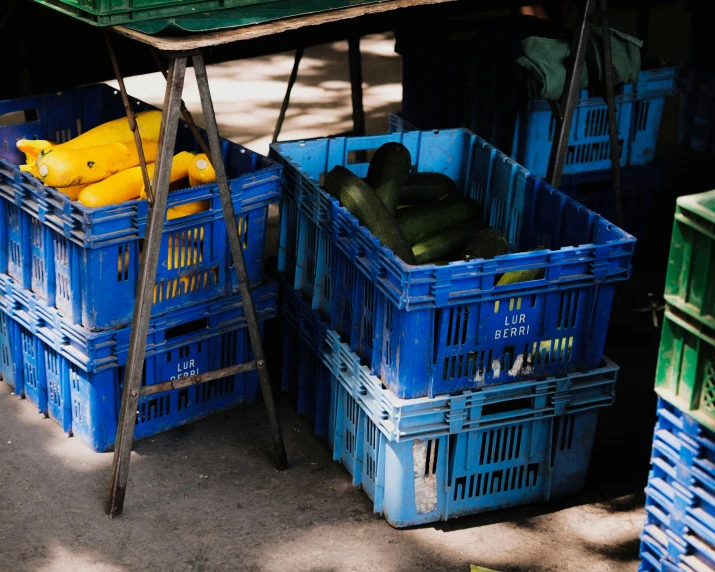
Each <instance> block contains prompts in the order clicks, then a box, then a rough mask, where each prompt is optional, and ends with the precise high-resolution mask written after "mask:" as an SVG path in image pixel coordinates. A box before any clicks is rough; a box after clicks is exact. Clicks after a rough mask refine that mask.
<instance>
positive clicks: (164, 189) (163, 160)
mask: <svg viewBox="0 0 715 572" xmlns="http://www.w3.org/2000/svg"><path fill="white" fill-rule="evenodd" d="M109 46H110V55H111V56H112V59H113V63H115V64H116V60H115V58H114V56H113V53H112V50H111V43H110V44H109ZM189 58H191V60H192V62H193V66H194V71H195V73H196V82H197V84H198V88H199V95H200V98H201V106H202V108H203V112H204V120H205V122H206V133H207V135H208V149H209V151H210V157H211V158H212V163H213V167H214V170H215V171H216V180H217V182H218V188H219V194H220V196H221V205H222V208H223V215H224V219H225V220H226V228H227V234H228V240H229V242H230V244H231V254H232V255H233V260H234V267H235V270H236V276H237V278H238V285H239V291H240V294H241V300H242V302H243V307H244V311H245V314H246V323H247V326H248V335H249V338H250V342H251V347H252V349H253V357H254V361H253V362H250V363H245V364H238V365H235V366H232V367H228V368H224V369H221V370H218V371H213V372H206V373H202V374H200V375H195V376H192V377H186V378H182V379H179V380H175V381H166V382H163V383H159V384H155V385H153V386H149V387H143V388H142V387H141V381H142V370H143V365H144V355H145V350H146V340H147V334H148V329H149V320H150V317H151V307H152V303H153V297H154V294H153V290H154V282H155V281H156V269H157V264H158V262H159V248H160V246H161V235H162V231H163V228H164V220H165V219H166V203H167V199H168V196H169V182H170V180H169V179H170V174H171V165H172V159H173V155H174V146H175V143H176V133H177V130H178V127H179V113H180V111H181V112H185V107H183V106H182V100H181V95H182V93H183V90H184V77H185V75H186V66H187V62H188V60H189ZM115 71H116V72H117V76H118V77H117V79H118V81H119V86H120V89H121V91H122V97H123V99H124V102H125V107H126V110H127V115H128V116H129V123H130V126H135V125H136V123H135V122H134V120H133V115H134V113H133V110H132V109H131V103H130V102H129V99H128V97H127V96H126V92H125V90H124V82H123V81H122V80H121V75H120V74H119V70H118V68H117V67H116V66H115ZM187 114H188V112H185V113H184V116H185V117H187ZM188 117H190V116H188ZM191 123H193V122H191ZM134 128H135V127H133V129H134ZM195 134H196V135H198V131H195ZM136 139H137V145H138V146H139V147H141V140H140V139H139V137H138V136H137V137H136ZM199 141H200V143H201V142H202V141H201V138H200V136H199ZM149 190H150V189H149V188H147V196H148V197H152V201H151V203H150V208H149V217H148V223H147V230H146V237H145V239H144V249H143V253H142V262H141V270H140V273H139V286H138V287H137V302H136V305H135V307H134V317H133V321H132V331H131V337H130V340H129V354H128V357H127V365H126V369H125V377H124V389H123V392H122V405H121V410H120V416H119V425H118V427H117V438H116V443H115V447H114V461H113V465H112V477H111V485H110V491H109V498H108V500H107V506H106V512H107V514H108V515H109V516H110V518H114V517H115V516H119V515H121V514H122V511H123V508H124V496H125V493H126V487H127V479H128V476H129V460H130V456H131V452H132V442H133V440H134V426H135V423H136V414H137V405H138V401H139V398H140V397H143V396H145V395H151V394H153V393H159V392H162V391H170V390H172V389H178V388H180V387H188V386H189V385H198V384H201V383H205V382H208V381H211V380H214V379H219V378H221V377H226V376H229V375H235V374H239V373H245V372H248V371H253V370H257V371H258V377H259V380H260V385H261V391H262V394H263V400H264V402H265V405H266V409H267V410H268V420H269V424H270V429H271V437H272V440H273V447H274V451H275V456H276V465H277V467H278V468H279V469H284V468H285V467H286V466H287V459H286V453H285V447H284V445H283V436H282V434H281V429H280V425H279V423H278V416H277V414H276V408H275V403H274V401H273V391H272V389H271V384H270V379H269V377H268V370H267V369H266V362H265V357H264V354H263V345H262V343H261V336H260V332H259V329H258V319H257V318H256V310H255V306H254V303H253V297H252V295H251V288H250V283H249V280H248V272H247V270H246V262H245V260H244V256H243V249H242V247H241V241H240V239H239V236H238V229H237V226H236V213H235V211H234V208H233V201H232V198H231V190H230V188H229V184H228V178H227V176H226V169H225V166H224V163H223V159H222V154H221V145H220V141H219V135H218V126H217V124H216V114H215V113H214V108H213V102H212V100H211V93H210V91H209V83H208V77H207V75H206V65H205V63H204V58H203V55H202V54H201V53H200V52H193V53H181V54H178V55H177V54H171V55H170V57H169V71H168V74H167V77H166V92H165V95H164V108H163V113H162V120H161V130H160V134H159V145H158V151H157V157H156V169H155V171H154V178H153V180H152V182H151V192H149Z"/></svg>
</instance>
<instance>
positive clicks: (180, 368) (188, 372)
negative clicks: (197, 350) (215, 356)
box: [169, 359, 201, 381]
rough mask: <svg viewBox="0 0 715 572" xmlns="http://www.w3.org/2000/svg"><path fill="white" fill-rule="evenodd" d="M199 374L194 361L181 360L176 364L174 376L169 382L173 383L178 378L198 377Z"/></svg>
mask: <svg viewBox="0 0 715 572" xmlns="http://www.w3.org/2000/svg"><path fill="white" fill-rule="evenodd" d="M199 373H201V371H200V368H199V366H198V365H197V364H196V360H193V359H189V360H181V361H179V362H178V363H177V364H176V370H175V373H174V375H172V376H171V377H170V378H169V381H174V380H175V379H178V378H180V377H191V376H193V375H198V374H199Z"/></svg>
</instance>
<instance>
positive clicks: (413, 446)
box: [282, 284, 615, 528]
mask: <svg viewBox="0 0 715 572" xmlns="http://www.w3.org/2000/svg"><path fill="white" fill-rule="evenodd" d="M283 289H284V295H283V297H282V315H283V364H282V368H283V378H282V388H283V390H284V391H285V392H287V393H288V394H289V396H290V398H291V399H292V401H293V403H294V405H295V406H296V408H297V409H298V411H299V413H302V414H303V415H305V416H306V417H307V418H308V419H309V421H310V422H311V424H312V425H313V427H314V429H315V433H316V434H317V435H319V436H325V437H327V440H328V443H329V445H330V447H331V448H332V449H333V460H335V461H338V462H341V463H342V464H343V465H344V466H345V467H346V469H347V470H348V472H349V473H350V474H351V475H352V482H353V484H354V485H355V486H359V487H361V488H362V489H363V490H364V491H365V493H366V494H367V495H368V497H369V498H370V499H371V500H372V501H373V503H374V511H375V512H376V513H379V514H381V515H382V516H384V517H385V519H386V520H387V521H388V522H389V523H390V524H391V525H392V526H395V527H397V528H402V527H406V526H412V525H417V524H422V523H427V522H434V521H438V520H447V519H449V518H453V517H458V516H463V515H468V514H474V513H478V512H483V511H489V510H495V509H499V508H505V507H509V506H516V505H522V504H526V503H530V502H536V501H540V500H549V499H551V498H556V497H559V496H565V495H569V494H573V493H576V492H578V491H580V490H581V489H582V488H583V486H584V484H585V480H586V476H587V471H588V465H589V460H590V456H591V450H592V447H593V439H594V435H595V430H596V425H597V422H598V409H597V408H596V407H599V406H602V405H603V404H610V403H611V400H610V399H609V400H607V401H605V402H602V403H601V405H593V406H592V408H584V407H582V408H581V409H580V410H579V411H578V412H576V413H570V414H566V415H554V413H553V412H551V413H548V412H543V413H542V415H543V416H542V417H538V416H536V417H530V418H528V419H524V418H523V417H524V410H523V407H527V406H526V405H525V404H524V403H523V402H524V399H520V398H516V397H511V396H510V395H509V391H508V390H507V389H506V388H505V389H504V397H503V398H502V399H507V400H508V399H511V400H512V401H513V402H514V403H515V404H516V403H518V404H519V410H518V411H517V409H514V411H513V413H511V415H510V416H506V415H505V419H504V421H503V422H496V423H495V422H492V423H485V428H484V429H481V430H480V429H477V430H460V429H456V430H454V432H452V431H451V430H450V429H444V427H443V425H444V423H443V424H440V423H437V422H436V421H435V419H434V416H431V415H430V416H429V418H427V417H425V418H424V419H425V421H424V423H427V425H425V427H424V431H425V434H426V436H425V437H424V438H404V439H402V440H399V439H396V438H393V437H391V436H390V435H389V434H388V433H387V432H386V431H385V427H384V423H383V421H384V418H385V417H389V416H390V415H391V413H390V412H389V408H388V409H384V410H382V411H377V410H375V409H374V408H369V407H368V406H367V405H366V402H365V401H364V400H362V399H358V398H357V397H356V393H358V394H360V392H362V391H363V389H364V388H361V387H358V386H359V385H360V384H359V382H358V381H357V380H353V381H352V382H350V381H348V378H349V376H350V375H351V373H350V372H351V371H352V370H353V369H354V366H355V364H356V363H357V364H359V359H358V358H357V356H356V355H355V354H354V353H351V352H347V353H346V352H345V351H340V352H336V351H334V348H331V344H330V342H329V341H328V339H329V338H331V337H332V338H333V339H337V334H335V333H334V332H331V331H329V330H327V328H326V327H325V325H324V324H322V323H321V322H320V318H319V314H317V313H316V312H314V311H311V310H310V308H309V307H308V306H307V304H306V303H304V302H303V301H302V300H301V299H300V298H299V297H297V296H296V295H295V293H294V292H293V291H292V290H291V289H290V287H289V286H287V285H285V284H284V285H283ZM331 334H332V336H331ZM345 348H346V346H345V345H343V349H345ZM348 354H349V355H348ZM348 360H351V361H352V362H353V363H348ZM614 382H615V381H613V382H612V383H614ZM535 383H536V382H535ZM594 385H599V383H594ZM604 385H606V386H608V387H612V385H608V383H605V384H604ZM470 393H471V392H470ZM385 394H386V397H385V398H386V399H389V396H391V395H392V394H391V393H390V392H388V391H385ZM394 399H395V401H398V400H397V399H396V398H394ZM447 399H449V398H448V397H441V398H435V399H434V400H432V401H434V402H435V404H436V403H437V401H440V402H442V401H446V400H447ZM457 399H462V398H461V397H459V398H457ZM556 400H565V397H564V396H560V397H558V398H556ZM407 401H410V400H407ZM417 401H419V402H422V401H425V399H421V400H416V402H415V403H416V406H415V408H414V411H412V414H413V416H414V415H424V413H423V412H420V409H421V406H420V405H419V404H417ZM536 401H538V397H537V398H535V401H534V402H532V403H536ZM505 405H506V404H505V403H500V409H502V410H504V411H506V410H507V409H509V410H511V409H510V408H509V407H505ZM485 409H486V408H485ZM482 414H483V415H485V416H486V415H487V413H486V410H484V409H483V410H482ZM472 415H477V413H476V409H475V413H474V414H472ZM537 415H538V414H537ZM403 416H404V414H403ZM449 417H450V413H449V412H445V414H444V418H445V420H447V419H448V418H449ZM485 419H486V417H485ZM393 421H394V422H395V425H396V424H397V420H393ZM456 421H458V420H452V422H453V423H454V422H456ZM475 421H476V419H475ZM402 422H403V424H404V419H403V420H402ZM447 425H449V423H448V422H447ZM487 425H488V427H487ZM411 428H412V427H411ZM440 431H442V432H444V431H447V432H449V434H440Z"/></svg>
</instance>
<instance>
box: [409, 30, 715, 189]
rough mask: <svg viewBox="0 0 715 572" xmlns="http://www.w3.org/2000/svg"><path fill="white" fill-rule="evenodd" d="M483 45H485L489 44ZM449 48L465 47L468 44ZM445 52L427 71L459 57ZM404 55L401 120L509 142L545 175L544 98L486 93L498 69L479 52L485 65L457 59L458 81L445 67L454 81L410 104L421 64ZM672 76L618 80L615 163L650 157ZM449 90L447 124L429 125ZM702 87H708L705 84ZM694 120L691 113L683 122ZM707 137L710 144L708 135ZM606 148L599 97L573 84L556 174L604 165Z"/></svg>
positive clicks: (550, 128)
mask: <svg viewBox="0 0 715 572" xmlns="http://www.w3.org/2000/svg"><path fill="white" fill-rule="evenodd" d="M482 44H483V42H482V43H480V45H482ZM421 47H422V46H421ZM490 47H492V48H493V46H490ZM455 48H456V46H455ZM485 48H486V46H482V47H481V48H474V47H472V48H471V50H472V51H473V52H474V53H480V51H483V50H484V49H485ZM456 49H460V50H466V49H469V48H466V47H461V48H456ZM447 53H448V54H450V55H443V56H442V58H441V59H440V58H438V59H437V60H436V62H438V63H436V65H437V66H439V67H438V68H437V69H436V70H433V73H435V72H436V73H437V74H441V73H443V69H444V64H443V62H444V61H445V59H446V60H448V61H449V60H451V59H453V58H457V57H463V55H462V54H459V55H457V54H456V53H454V50H453V51H452V52H447ZM412 55H413V54H410V53H407V54H405V56H404V57H403V64H404V67H405V68H406V70H407V69H409V70H413V73H407V72H406V71H405V72H403V92H404V93H405V97H404V99H403V112H404V113H405V118H404V119H403V120H402V121H406V120H407V121H406V122H407V123H408V124H409V123H411V124H412V126H413V127H414V126H419V127H420V128H423V129H425V128H440V127H457V126H462V127H466V128H468V129H471V130H473V131H475V132H477V133H479V134H481V135H483V136H485V137H487V138H488V139H489V140H490V141H492V142H494V143H497V142H498V143H499V144H500V145H507V144H511V156H512V157H513V158H514V159H515V160H516V161H518V162H519V163H521V164H522V165H524V167H526V168H527V169H529V170H530V171H531V172H533V173H534V174H535V175H537V176H540V177H543V176H545V175H546V172H547V169H548V164H549V155H550V153H551V147H552V142H553V136H554V132H555V127H556V119H555V117H554V115H553V113H552V111H551V108H550V106H549V104H548V102H547V101H544V100H532V101H529V102H526V103H524V102H523V101H522V98H520V97H515V94H513V93H511V94H509V95H508V96H507V95H506V94H501V95H496V94H494V93H491V90H493V89H494V85H493V84H494V82H495V81H498V80H497V78H496V76H497V75H498V74H495V73H494V70H495V69H496V68H495V63H494V62H493V61H491V59H490V58H487V59H488V60H490V61H489V62H488V64H487V65H488V66H489V65H490V64H491V67H487V68H486V69H485V68H484V67H483V66H481V65H474V64H475V63H477V62H473V61H471V60H470V58H469V56H467V57H466V58H465V60H466V65H463V66H462V68H464V71H461V74H460V72H459V71H458V72H457V74H456V75H457V76H458V78H459V77H460V76H466V77H463V79H462V81H461V82H460V81H459V79H453V78H452V76H453V75H455V74H451V75H450V76H449V78H448V80H447V81H451V82H452V83H453V84H454V85H453V86H452V89H444V86H440V87H441V89H438V90H437V91H436V92H435V93H434V94H433V95H432V96H431V97H428V98H423V99H426V101H427V102H429V103H428V104H427V105H424V104H423V105H422V106H418V107H415V106H411V105H409V104H408V103H411V100H410V102H408V97H407V96H408V95H410V96H414V93H413V92H414V91H416V90H422V91H424V89H423V87H424V86H421V85H418V84H421V83H422V82H424V76H425V73H426V72H425V70H424V69H418V68H417V66H422V65H424V63H425V58H424V57H423V56H421V55H420V54H419V52H417V53H416V54H415V56H416V57H412ZM479 57H480V60H482V59H484V58H483V57H481V55H480V56H479ZM507 60H508V58H507ZM481 63H482V62H481V61H479V62H478V64H481ZM434 65H435V64H434V63H433V66H434ZM496 65H498V64H496ZM503 65H504V66H511V65H512V61H511V60H509V61H504V62H503ZM472 68H473V69H472ZM418 72H419V73H418ZM427 73H429V71H428V72H427ZM677 76H678V68H674V67H670V68H660V69H649V70H643V71H641V73H640V76H639V78H638V82H637V83H636V84H628V85H623V86H622V87H620V88H618V92H617V94H616V121H617V125H618V143H619V149H620V164H621V166H626V165H643V164H646V163H649V162H651V161H652V160H653V157H654V154H655V148H656V145H657V142H658V133H659V130H660V124H661V120H662V116H663V107H664V105H665V98H666V97H668V96H671V95H675V93H676V79H677ZM502 79H504V78H502ZM454 89H456V90H457V91H461V92H463V97H462V100H463V101H464V102H465V105H464V108H463V109H461V108H459V107H458V106H454V105H451V106H450V108H455V109H453V111H452V112H451V113H448V115H449V117H450V118H449V119H445V118H443V120H446V121H448V122H449V124H448V125H440V124H434V122H433V121H434V120H435V119H434V118H433V116H434V113H433V110H434V109H435V108H437V109H439V105H440V101H441V100H444V99H446V98H449V97H450V96H451V95H452V91H453V90H454ZM710 92H712V86H711V87H710ZM706 97H707V96H706ZM711 98H712V96H710V99H709V100H708V107H707V108H706V110H705V111H704V112H703V111H700V113H698V115H699V116H702V115H705V117H706V118H708V117H709V118H710V119H712V117H710V116H711V115H712V114H711V113H710V112H709V110H710V108H709V106H710V103H709V102H710V100H711ZM435 100H436V101H435ZM442 103H444V102H442ZM448 105H449V104H448ZM691 113H692V112H691ZM430 118H433V119H430ZM701 122H702V120H701ZM396 123H400V122H399V121H397V122H396ZM694 123H695V122H693V121H692V120H691V124H694ZM705 123H706V122H705ZM710 124H712V121H710ZM395 127H399V125H397V124H396V125H395ZM710 129H711V127H710ZM693 130H695V129H693ZM699 139H702V137H700V138H699ZM507 142H508V143H507ZM710 143H711V144H712V139H711V140H710ZM610 152H611V151H610V138H609V132H608V116H607V110H606V104H605V101H604V100H603V98H602V97H600V96H595V95H594V94H593V93H591V92H590V91H588V90H581V93H580V96H579V99H578V101H577V103H576V107H575V109H574V115H573V123H572V126H571V133H570V135H569V143H568V153H567V156H566V160H565V163H564V174H567V175H573V174H576V173H585V172H588V171H597V170H602V169H607V168H609V166H610V159H611V156H610Z"/></svg>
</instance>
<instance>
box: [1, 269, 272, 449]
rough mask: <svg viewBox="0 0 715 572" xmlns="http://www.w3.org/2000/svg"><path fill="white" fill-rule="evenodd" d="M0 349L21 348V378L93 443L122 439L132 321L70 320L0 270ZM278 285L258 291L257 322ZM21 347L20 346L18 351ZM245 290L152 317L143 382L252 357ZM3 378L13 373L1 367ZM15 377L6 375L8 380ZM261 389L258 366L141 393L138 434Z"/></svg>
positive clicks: (42, 408)
mask: <svg viewBox="0 0 715 572" xmlns="http://www.w3.org/2000/svg"><path fill="white" fill-rule="evenodd" d="M0 287H1V288H2V294H1V295H0V302H1V303H2V312H0V313H1V314H2V322H0V323H2V324H3V325H4V324H7V325H8V326H9V327H8V328H7V329H8V330H9V331H10V338H9V339H8V338H6V336H5V331H6V330H5V328H4V327H3V329H2V330H0V348H2V349H3V350H4V348H5V347H8V346H10V347H13V348H15V349H14V351H15V352H16V353H15V355H16V360H17V361H15V362H14V364H15V368H16V371H15V374H16V377H15V380H14V381H15V392H16V393H18V394H20V391H19V390H18V386H20V387H22V388H23V391H24V395H25V396H26V397H27V399H28V401H30V402H31V403H32V404H33V405H34V406H35V407H36V408H37V410H38V412H39V413H41V414H43V415H46V416H49V417H50V418H51V419H53V420H54V421H55V422H57V424H58V425H60V427H62V429H63V430H64V431H65V432H67V433H68V434H72V435H74V436H75V437H77V438H78V439H79V440H80V441H81V442H82V443H83V444H85V445H87V446H88V447H90V448H92V449H93V450H95V451H100V452H101V451H109V450H111V449H112V448H113V446H114V439H115V437H116V431H117V423H118V416H119V405H120V401H121V390H122V384H123V379H124V366H125V365H126V360H127V354H128V346H129V337H130V334H131V326H127V327H125V328H122V329H119V330H112V331H109V332H91V331H89V330H87V329H85V328H82V327H81V326H76V325H71V324H69V323H67V322H66V321H65V320H64V319H63V318H62V317H61V316H60V314H59V313H58V312H57V310H56V309H53V308H48V307H47V306H45V305H44V303H43V302H42V301H41V300H38V299H37V297H36V296H34V295H33V293H32V292H29V291H27V290H24V289H22V288H19V287H17V284H14V283H13V281H12V279H11V278H9V277H7V276H2V277H0ZM276 295H277V284H275V283H273V284H267V285H265V286H261V287H260V288H258V289H256V290H254V292H253V296H254V301H255V304H256V313H257V316H258V319H259V322H260V323H259V327H260V329H261V332H262V331H263V322H265V320H267V319H270V318H272V317H275V315H276ZM18 346H19V349H18ZM252 359H253V358H252V350H251V346H250V341H249V339H248V333H247V329H246V318H245V314H244V310H243V305H242V303H241V299H240V296H238V295H234V296H231V297H229V298H225V299H222V300H219V301H216V302H205V303H203V304H197V305H194V306H192V307H189V308H185V309H182V310H177V311H175V312H172V313H171V314H168V315H166V316H163V317H153V318H152V319H151V322H150V326H149V335H148V338H147V348H146V358H145V362H144V375H143V379H142V386H145V385H152V384H155V383H160V382H164V381H169V380H170V379H176V378H177V377H187V376H189V375H194V374H196V373H201V372H204V371H211V370H212V369H219V368H223V367H229V366H231V365H236V364H238V363H246V362H250V361H251V360H252ZM2 374H3V377H5V372H4V371H3V372H2ZM6 381H7V379H6ZM257 393H258V377H257V375H256V372H249V373H246V374H238V375H234V376H229V377H226V378H222V379H219V380H215V381H211V382H207V383H204V384H200V385H196V386H192V387H188V388H183V389H176V390H171V391H167V392H162V393H159V394H156V395H150V396H145V397H141V398H140V400H139V407H138V411H137V423H136V428H135V436H136V438H137V439H141V438H144V437H148V436H151V435H155V434H157V433H160V432H162V431H166V430H168V429H171V428H174V427H177V426H179V425H183V424H185V423H188V422H191V421H195V420H197V419H200V418H202V417H205V416H207V415H209V414H212V413H215V412H217V411H221V410H223V409H227V408H229V407H233V406H235V405H238V404H240V403H246V402H250V401H252V400H253V399H255V397H256V396H257Z"/></svg>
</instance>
